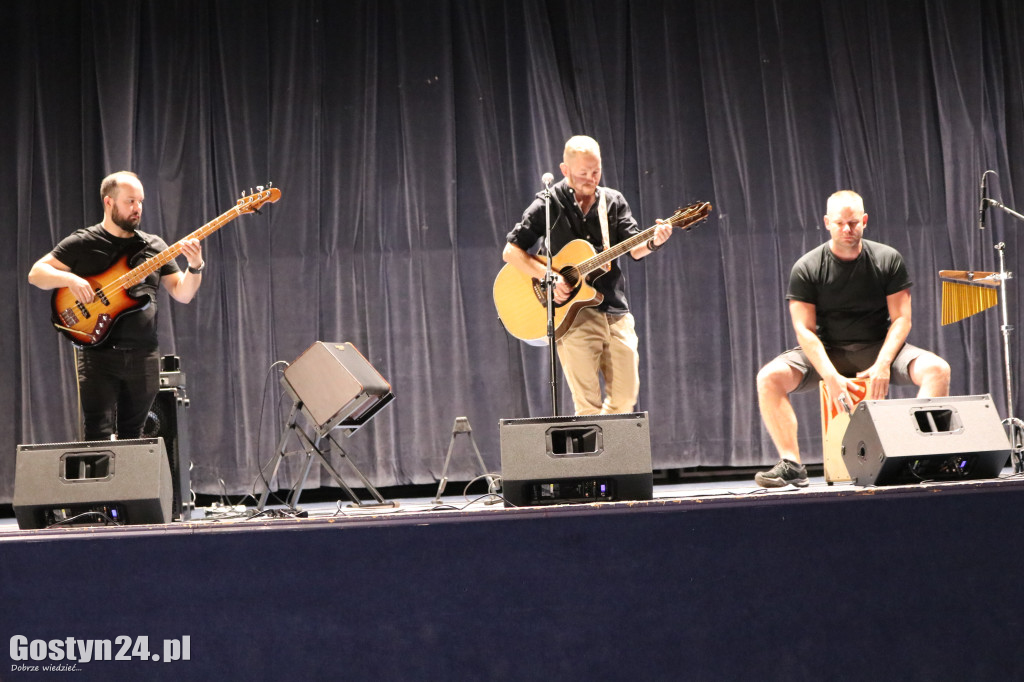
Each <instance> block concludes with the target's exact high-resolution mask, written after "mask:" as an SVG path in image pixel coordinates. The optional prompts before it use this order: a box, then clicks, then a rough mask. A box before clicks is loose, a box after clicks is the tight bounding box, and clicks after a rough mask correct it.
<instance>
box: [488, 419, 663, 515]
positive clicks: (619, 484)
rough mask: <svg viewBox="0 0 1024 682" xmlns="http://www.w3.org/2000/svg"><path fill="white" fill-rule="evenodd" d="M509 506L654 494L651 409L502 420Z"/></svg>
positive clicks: (504, 490)
mask: <svg viewBox="0 0 1024 682" xmlns="http://www.w3.org/2000/svg"><path fill="white" fill-rule="evenodd" d="M498 431H499V436H500V441H501V479H502V482H501V490H502V497H504V498H505V505H506V506H512V505H514V506H532V505H544V504H567V503H584V502H602V501H605V502H610V501H615V500H649V499H651V498H652V497H653V496H654V475H653V472H652V469H651V438H650V432H649V430H648V426H647V413H646V412H634V413H630V414H606V415H593V416H576V417H545V418H540V419H501V420H499V422H498Z"/></svg>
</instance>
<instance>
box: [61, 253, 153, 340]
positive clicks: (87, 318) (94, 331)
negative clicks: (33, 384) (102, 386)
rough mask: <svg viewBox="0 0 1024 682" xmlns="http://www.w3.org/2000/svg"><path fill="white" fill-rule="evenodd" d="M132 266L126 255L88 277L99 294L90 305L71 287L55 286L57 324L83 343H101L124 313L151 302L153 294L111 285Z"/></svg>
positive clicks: (69, 336)
mask: <svg viewBox="0 0 1024 682" xmlns="http://www.w3.org/2000/svg"><path fill="white" fill-rule="evenodd" d="M130 270H131V268H129V267H128V257H127V256H122V257H121V259H120V260H118V261H117V262H116V263H114V264H113V265H112V266H110V267H109V268H107V269H106V270H104V271H103V272H102V273H100V274H98V275H95V276H93V277H86V278H84V279H85V280H86V281H87V282H89V284H91V285H92V289H93V291H95V292H96V298H95V299H93V301H92V302H91V303H89V304H88V305H86V304H83V303H81V302H80V301H79V300H78V299H77V298H75V295H74V294H73V293H71V290H70V289H67V288H62V289H56V290H54V292H53V298H52V306H53V324H54V326H55V327H56V328H57V329H58V331H60V332H61V333H62V334H64V336H66V337H67V338H68V339H70V340H71V342H72V343H75V344H77V345H79V346H89V347H92V346H99V345H101V344H102V343H103V342H104V341H105V340H106V338H107V335H108V334H109V333H110V330H111V329H112V328H113V326H114V323H116V322H117V321H118V320H119V318H120V317H121V316H122V315H126V314H128V313H133V312H136V311H139V310H142V309H143V308H145V307H146V306H148V305H149V304H150V302H151V299H150V297H149V296H139V297H136V296H132V295H131V294H130V293H129V292H128V290H127V289H124V288H121V287H110V286H108V285H109V284H110V283H111V282H114V281H116V280H118V279H119V278H120V277H121V276H122V275H125V274H126V273H128V272H130Z"/></svg>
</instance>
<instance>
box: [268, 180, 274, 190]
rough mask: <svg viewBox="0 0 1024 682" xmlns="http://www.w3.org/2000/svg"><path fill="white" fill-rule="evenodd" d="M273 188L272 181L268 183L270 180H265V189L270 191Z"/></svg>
mask: <svg viewBox="0 0 1024 682" xmlns="http://www.w3.org/2000/svg"><path fill="white" fill-rule="evenodd" d="M273 186H274V183H273V182H272V181H270V180H267V189H270V188H271V187H273Z"/></svg>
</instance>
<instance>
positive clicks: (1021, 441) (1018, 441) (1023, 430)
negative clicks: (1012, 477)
mask: <svg viewBox="0 0 1024 682" xmlns="http://www.w3.org/2000/svg"><path fill="white" fill-rule="evenodd" d="M981 205H982V210H984V208H985V207H987V206H994V207H996V208H998V209H1000V210H1002V211H1005V212H1006V213H1008V214H1010V215H1012V216H1013V217H1015V218H1017V219H1018V220H1020V221H1024V215H1021V214H1020V213H1017V212H1016V211H1014V210H1013V209H1011V208H1009V207H1008V206H1004V205H1003V204H1001V203H1000V202H998V201H996V200H995V199H989V198H988V197H985V196H983V197H982V201H981ZM995 249H996V251H998V252H999V275H998V277H999V309H1000V314H1001V315H1002V319H1003V324H1002V325H1001V326H1000V328H999V329H1000V331H1002V334H1003V371H1004V373H1005V381H1006V419H1004V420H1003V426H1005V427H1006V429H1007V431H1008V432H1009V434H1010V447H1011V449H1012V450H1011V452H1012V454H1011V460H1012V462H1013V473H1015V474H1020V473H1024V421H1021V420H1020V419H1018V418H1016V417H1014V416H1013V373H1012V372H1011V370H1010V333H1011V332H1012V331H1013V327H1012V326H1011V325H1010V315H1009V306H1008V304H1007V301H1006V299H1007V295H1006V280H1008V279H1010V278H1011V277H1013V273H1010V272H1007V271H1006V244H1005V243H1004V242H999V243H998V244H996V245H995Z"/></svg>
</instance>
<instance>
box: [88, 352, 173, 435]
mask: <svg viewBox="0 0 1024 682" xmlns="http://www.w3.org/2000/svg"><path fill="white" fill-rule="evenodd" d="M78 390H79V394H80V398H81V401H82V414H83V416H84V418H85V439H86V440H109V439H110V437H111V436H112V435H114V434H117V437H118V438H119V439H122V440H123V439H128V438H139V437H141V436H142V429H143V427H145V425H146V417H147V416H148V415H149V409H150V408H151V407H152V406H153V400H154V399H155V398H156V394H157V392H158V391H159V390H160V352H159V351H158V350H134V349H118V348H102V347H101V348H86V349H83V350H82V351H81V352H80V353H79V354H78Z"/></svg>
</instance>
